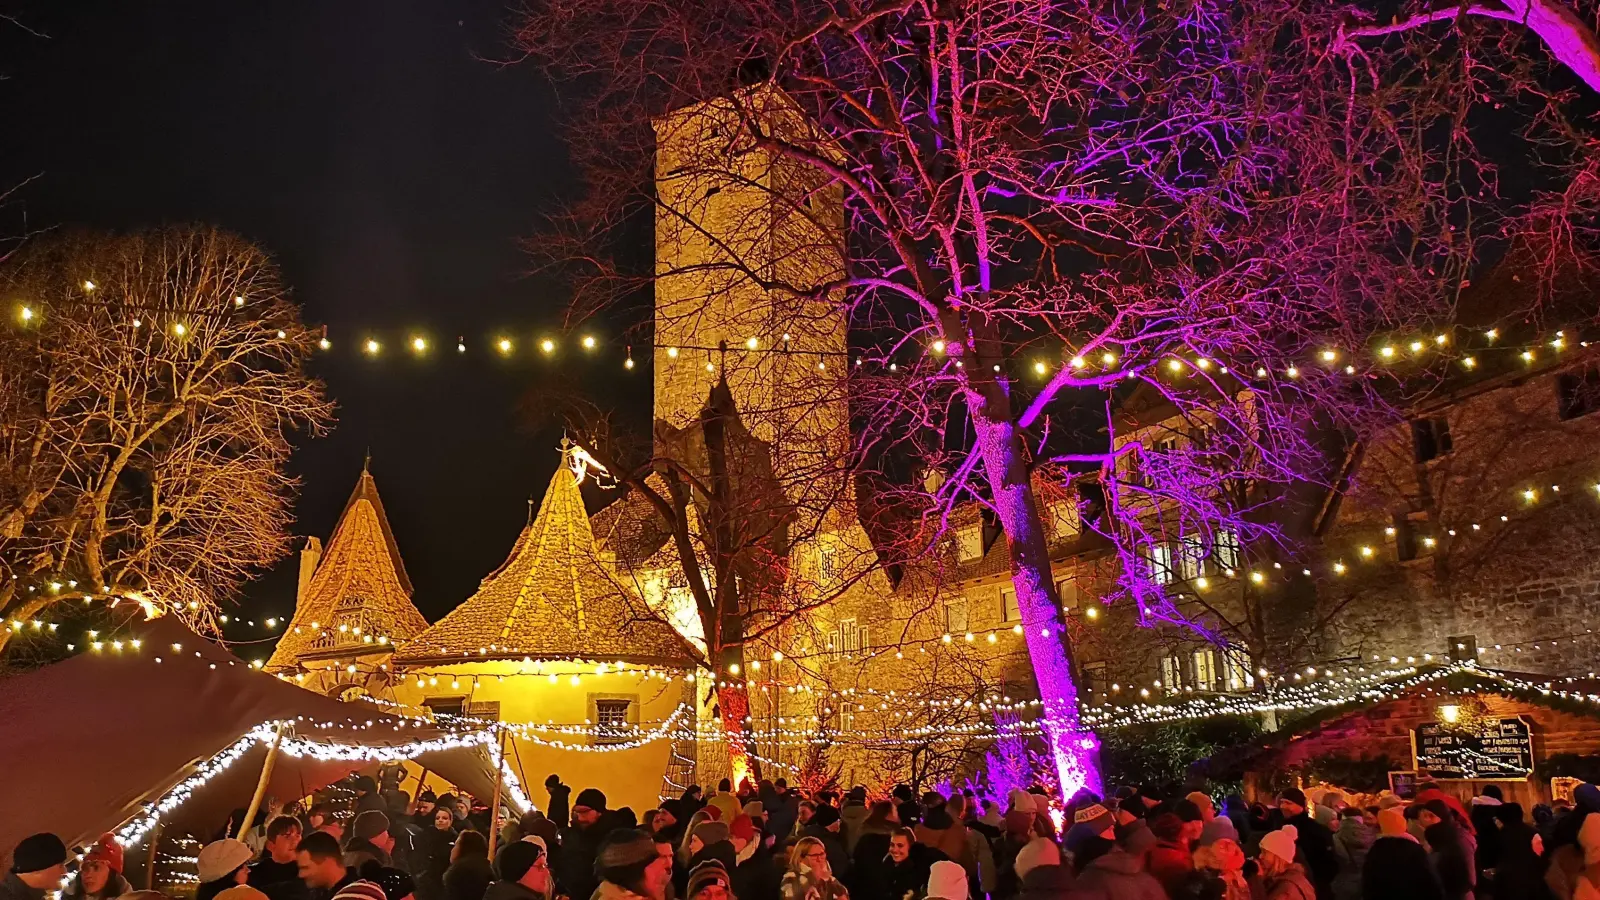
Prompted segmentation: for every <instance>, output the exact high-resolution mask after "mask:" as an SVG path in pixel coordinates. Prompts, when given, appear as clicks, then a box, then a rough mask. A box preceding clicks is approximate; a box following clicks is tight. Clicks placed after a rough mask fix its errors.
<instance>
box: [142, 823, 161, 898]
mask: <svg viewBox="0 0 1600 900" xmlns="http://www.w3.org/2000/svg"><path fill="white" fill-rule="evenodd" d="M162 824H163V823H162V821H161V820H160V819H157V820H156V827H155V828H152V829H151V830H150V845H149V846H150V851H149V858H148V859H146V860H145V861H144V889H145V890H147V891H153V890H155V889H156V849H157V848H158V847H160V846H161V826H162Z"/></svg>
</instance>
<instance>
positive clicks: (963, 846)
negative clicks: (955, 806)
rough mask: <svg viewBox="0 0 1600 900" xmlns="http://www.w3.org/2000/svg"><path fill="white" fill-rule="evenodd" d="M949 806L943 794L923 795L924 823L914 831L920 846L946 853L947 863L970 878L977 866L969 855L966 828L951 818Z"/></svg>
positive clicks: (920, 823)
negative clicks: (963, 871) (961, 869)
mask: <svg viewBox="0 0 1600 900" xmlns="http://www.w3.org/2000/svg"><path fill="white" fill-rule="evenodd" d="M948 804H949V801H948V800H946V799H945V797H944V795H943V794H938V793H933V792H929V793H927V794H923V795H922V808H923V813H922V821H921V822H918V823H917V826H916V828H914V829H912V831H913V832H914V833H915V834H916V836H917V843H919V844H922V845H923V846H925V847H932V848H933V849H935V850H938V851H939V852H940V853H943V854H944V855H945V857H946V858H947V859H950V860H953V861H954V862H956V863H958V864H960V866H961V868H963V869H965V870H966V871H967V873H968V874H969V875H970V874H972V873H973V872H974V870H975V869H976V865H975V861H974V860H973V859H972V857H971V856H970V853H969V845H968V843H967V826H966V825H963V824H962V823H961V822H958V821H956V820H955V819H954V818H953V817H952V816H951V815H950V811H949V808H948Z"/></svg>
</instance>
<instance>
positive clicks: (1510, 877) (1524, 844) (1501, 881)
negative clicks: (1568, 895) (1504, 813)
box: [1494, 822, 1550, 900]
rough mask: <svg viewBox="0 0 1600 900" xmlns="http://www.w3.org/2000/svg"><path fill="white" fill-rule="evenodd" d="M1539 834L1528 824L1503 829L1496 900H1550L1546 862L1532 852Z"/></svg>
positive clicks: (1509, 825)
mask: <svg viewBox="0 0 1600 900" xmlns="http://www.w3.org/2000/svg"><path fill="white" fill-rule="evenodd" d="M1536 834H1538V832H1536V831H1534V830H1533V826H1531V825H1529V824H1527V823H1526V822H1510V823H1507V824H1505V825H1503V826H1501V828H1500V835H1499V837H1500V842H1499V843H1500V863H1499V865H1497V866H1495V869H1494V898H1495V900H1548V898H1549V896H1550V893H1549V888H1547V887H1546V886H1545V883H1544V861H1543V860H1542V859H1540V858H1539V854H1537V853H1534V852H1533V838H1534V835H1536Z"/></svg>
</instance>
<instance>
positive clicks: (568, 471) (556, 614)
mask: <svg viewBox="0 0 1600 900" xmlns="http://www.w3.org/2000/svg"><path fill="white" fill-rule="evenodd" d="M621 583H622V582H621V579H620V578H618V577H617V576H616V575H615V573H612V572H610V571H609V570H608V569H607V566H606V563H605V561H604V558H603V557H602V554H601V553H600V550H599V548H598V547H597V546H596V544H595V539H594V532H593V531H592V530H591V529H590V526H589V516H588V512H587V510H586V509H585V508H584V505H583V497H582V495H581V494H580V493H579V491H578V478H577V475H576V473H574V472H573V470H572V468H571V467H569V466H568V465H566V464H565V460H563V464H561V465H558V466H557V467H556V471H555V474H554V475H553V476H552V477H551V479H550V485H549V487H548V488H547V489H546V490H545V493H544V498H543V500H542V501H541V502H540V504H539V509H538V513H537V514H536V515H535V516H534V517H533V520H532V522H530V523H529V525H528V527H526V528H524V529H523V530H522V533H521V534H520V535H518V537H517V540H516V543H515V544H514V545H513V546H512V548H511V554H510V556H509V557H508V558H507V559H506V561H505V563H504V564H503V565H501V566H500V568H498V569H496V570H495V571H494V572H492V573H490V575H489V576H488V577H487V578H485V579H484V580H483V583H482V584H481V585H480V586H479V587H478V591H477V593H475V594H473V595H472V596H471V597H469V598H468V599H467V600H466V601H465V602H463V603H462V604H461V605H460V606H458V607H456V608H455V609H454V610H452V611H451V612H450V614H449V615H447V616H445V617H444V618H443V619H440V620H439V621H438V622H437V623H435V624H434V625H433V626H432V627H431V628H429V629H428V630H427V631H425V632H423V633H422V634H420V635H418V636H417V637H416V638H415V639H414V640H412V641H410V642H408V643H407V644H406V645H405V647H404V648H402V650H401V652H400V653H399V654H398V656H397V658H399V659H402V660H405V661H417V660H437V659H449V658H460V657H461V655H462V653H471V654H472V655H473V658H474V659H506V658H521V657H523V656H532V657H535V658H539V659H571V658H582V659H606V658H611V659H621V660H628V661H656V662H679V661H682V660H684V659H686V658H687V648H686V647H685V646H684V644H683V642H682V640H681V639H680V638H679V637H678V635H677V633H676V632H674V631H673V630H672V627H671V626H669V625H667V624H666V623H665V622H662V621H660V620H658V619H655V618H653V617H651V616H649V615H646V614H644V605H643V603H642V602H638V603H636V602H635V600H634V598H632V597H630V596H628V595H626V594H625V593H624V591H623V588H622V587H621Z"/></svg>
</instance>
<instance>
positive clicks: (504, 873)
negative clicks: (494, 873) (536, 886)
mask: <svg viewBox="0 0 1600 900" xmlns="http://www.w3.org/2000/svg"><path fill="white" fill-rule="evenodd" d="M543 855H544V848H543V847H540V846H539V845H538V844H535V843H534V842H532V841H514V842H512V843H510V844H507V845H506V848H505V849H504V850H501V851H500V853H499V854H498V855H496V856H495V858H494V867H495V869H497V870H498V871H499V873H500V880H501V881H521V880H522V876H524V875H526V874H528V870H529V869H531V868H533V864H534V863H536V862H538V861H539V857H541V856H543Z"/></svg>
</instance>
